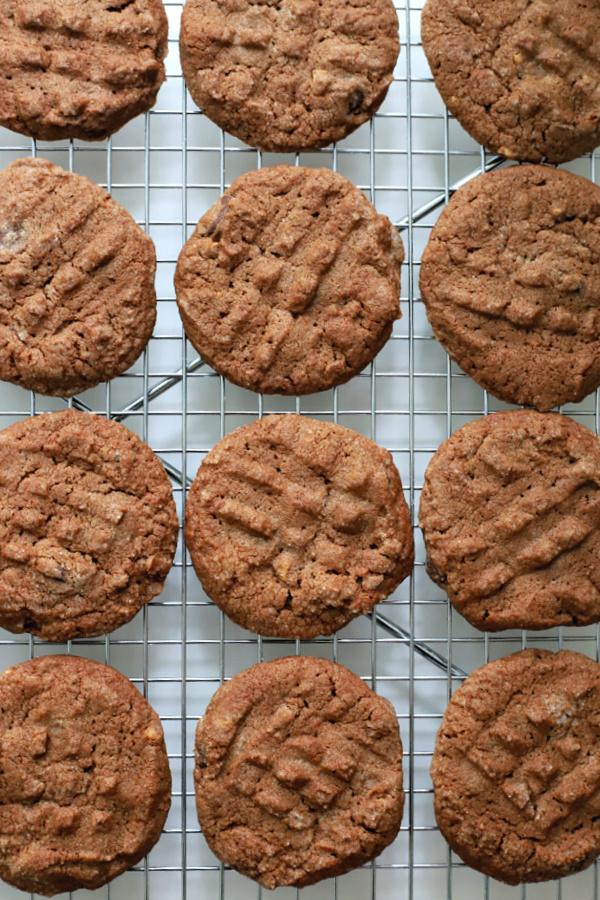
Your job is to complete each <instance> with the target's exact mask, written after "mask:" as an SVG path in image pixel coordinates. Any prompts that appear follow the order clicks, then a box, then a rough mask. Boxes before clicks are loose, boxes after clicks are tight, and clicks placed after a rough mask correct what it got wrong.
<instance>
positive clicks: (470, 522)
mask: <svg viewBox="0 0 600 900" xmlns="http://www.w3.org/2000/svg"><path fill="white" fill-rule="evenodd" d="M419 522H420V525H421V528H422V530H423V537H424V541H425V547H426V550H427V571H428V573H429V575H430V576H431V577H432V578H433V580H434V581H436V582H437V583H438V584H439V585H440V586H441V587H443V588H444V590H445V591H447V593H448V596H449V597H450V600H451V601H452V603H453V604H454V606H455V607H456V608H457V609H458V611H459V612H460V613H461V614H462V615H464V616H465V617H466V618H467V619H468V620H469V622H471V623H472V624H473V625H475V626H476V627H478V628H481V629H483V630H486V631H497V630H501V629H504V628H516V627H520V628H536V629H540V628H550V627H552V626H556V625H584V624H588V623H590V622H596V621H598V619H600V567H599V566H598V564H597V559H598V553H599V551H600V537H599V535H598V526H599V525H600V440H599V439H598V437H596V435H595V434H593V432H591V431H590V430H589V429H587V428H585V426H583V425H579V424H578V423H576V422H574V421H573V420H572V419H569V418H567V417H566V416H560V415H558V414H556V413H539V412H537V411H535V410H513V411H510V412H501V413H495V414H493V415H491V416H488V417H486V418H485V419H480V420H478V421H476V422H472V423H469V424H468V425H466V426H463V428H461V429H459V430H458V431H457V432H455V433H454V434H453V435H452V437H451V438H449V439H448V440H447V441H446V442H445V443H443V444H442V445H441V446H440V447H439V449H438V450H437V452H436V454H435V455H434V457H433V458H432V460H431V462H430V464H429V466H428V468H427V471H426V475H425V480H424V486H423V493H422V497H421V504H420V511H419Z"/></svg>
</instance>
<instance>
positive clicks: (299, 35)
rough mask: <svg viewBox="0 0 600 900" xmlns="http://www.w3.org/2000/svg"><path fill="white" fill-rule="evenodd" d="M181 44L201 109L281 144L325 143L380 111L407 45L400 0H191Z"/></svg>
mask: <svg viewBox="0 0 600 900" xmlns="http://www.w3.org/2000/svg"><path fill="white" fill-rule="evenodd" d="M179 46H180V53H181V68H182V71H183V75H184V77H185V81H186V84H187V87H188V90H189V92H190V94H191V95H192V97H193V99H194V101H195V103H196V104H197V105H198V106H199V107H200V109H201V110H202V111H203V112H204V113H205V114H206V115H207V116H208V117H209V118H210V119H212V120H213V122H215V123H216V124H217V125H219V127H220V128H224V129H225V131H228V132H229V133H230V134H233V135H235V137H237V138H239V139H240V140H242V141H245V142H246V143H247V144H250V145H251V146H253V147H258V148H259V149H260V150H267V151H273V152H295V151H300V150H309V149H316V148H317V147H324V146H326V145H327V144H331V143H332V142H333V141H339V140H341V139H342V138H344V137H345V136H346V135H347V134H350V132H352V131H354V130H355V129H356V128H358V126H359V125H362V123H363V122H366V121H367V119H370V118H371V116H372V115H373V114H374V113H375V112H376V111H377V109H378V108H379V106H380V105H381V103H382V102H383V100H384V98H385V95H386V93H387V90H388V86H389V85H390V84H391V81H392V74H393V71H394V66H395V64H396V60H397V58H398V53H399V52H400V43H399V37H398V17H397V15H396V11H395V9H394V6H393V4H392V3H391V2H390V0H273V2H269V3H266V2H258V3H255V2H251V0H187V2H186V4H185V6H184V9H183V15H182V19H181V37H180V44H179Z"/></svg>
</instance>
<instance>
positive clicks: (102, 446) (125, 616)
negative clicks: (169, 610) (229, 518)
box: [0, 409, 178, 830]
mask: <svg viewBox="0 0 600 900" xmlns="http://www.w3.org/2000/svg"><path fill="white" fill-rule="evenodd" d="M177 535H178V521H177V514H176V512H175V504H174V501H173V491H172V488H171V483H170V481H169V479H168V477H167V474H166V472H165V470H164V469H163V467H162V465H161V463H160V461H159V460H158V458H157V457H156V456H155V455H154V453H153V452H152V450H151V449H150V447H148V445H147V444H144V443H143V442H142V441H141V440H140V439H139V437H138V436H137V435H136V434H133V432H131V431H128V429H127V428H125V427H124V426H123V425H119V424H117V423H116V422H111V421H107V420H106V419H103V418H101V417H100V416H95V415H92V414H91V413H83V412H77V410H74V409H68V410H64V411H62V412H56V413H46V414H44V415H41V416H35V417H34V418H30V419H26V420H25V421H24V422H18V423H17V424H16V425H11V426H10V427H9V428H5V429H4V430H3V431H0V626H1V627H3V628H6V629H8V630H9V631H12V632H15V633H20V632H23V631H26V632H30V633H31V634H36V635H38V636H39V637H41V638H43V639H44V640H49V641H66V640H69V639H70V638H78V637H92V636H93V635H98V634H106V633H107V632H110V631H114V629H115V628H118V627H119V626H120V625H123V624H125V622H128V621H129V620H130V619H131V618H133V616H134V615H135V614H136V613H137V612H138V610H139V609H141V607H142V606H143V605H144V604H145V603H148V601H149V600H151V599H152V597H155V596H156V595H157V594H159V593H160V592H161V591H162V588H163V585H164V581H165V578H166V577H167V573H168V572H169V569H170V568H171V564H172V562H173V557H174V555H175V548H176V546H177ZM0 830H1V829H0Z"/></svg>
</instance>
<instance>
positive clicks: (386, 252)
mask: <svg viewBox="0 0 600 900" xmlns="http://www.w3.org/2000/svg"><path fill="white" fill-rule="evenodd" d="M403 259H404V249H403V247H402V241H401V239H400V236H399V235H398V232H397V231H396V229H395V228H393V226H392V224H391V222H390V221H389V219H387V218H386V216H381V215H379V214H378V213H377V211H376V210H375V207H374V206H373V205H372V204H371V203H370V202H369V201H368V200H367V199H366V197H365V196H364V194H363V193H362V192H361V191H360V190H359V189H358V188H356V187H354V185H352V184H351V183H350V182H349V181H348V180H347V179H346V178H344V177H342V176H341V175H338V174H336V173H335V172H332V171H330V170H329V169H308V168H304V167H293V166H276V167H274V168H271V169H260V170H259V171H256V172H248V173H246V174H245V175H241V176H240V177H239V178H237V179H236V180H235V181H234V182H233V184H232V185H231V187H230V188H229V190H228V191H226V193H225V194H224V195H223V196H222V197H221V199H220V200H219V201H218V202H217V203H216V204H215V205H214V206H213V207H212V209H210V210H209V211H208V212H207V213H206V214H205V215H204V216H203V217H202V218H201V219H200V221H199V222H198V226H197V228H196V230H195V232H194V234H193V235H192V236H191V238H190V239H189V240H188V242H187V243H186V244H185V246H184V248H183V250H182V251H181V253H180V255H179V261H178V263H177V269H176V272H175V289H176V293H177V302H178V304H179V311H180V313H181V317H182V319H183V324H184V326H185V330H186V334H187V336H188V338H189V339H190V341H191V342H192V344H193V345H194V347H195V348H196V350H198V352H199V353H200V354H201V355H202V356H203V358H204V359H205V360H206V361H207V362H208V363H209V365H211V366H212V367H213V368H214V369H216V370H217V372H219V373H220V374H222V375H225V377H226V378H228V379H229V380H230V381H233V382H234V384H238V385H240V386H241V387H245V388H249V389H250V390H253V391H261V392H263V393H268V394H272V393H277V394H309V393H312V392H314V391H323V390H326V389H327V388H331V387H333V386H334V385H336V384H342V383H343V382H345V381H348V380H349V379H350V378H352V377H353V376H354V375H356V374H358V373H359V372H360V371H361V370H362V369H364V368H365V366H366V365H367V364H368V363H369V362H371V360H372V359H373V358H374V357H375V355H376V354H377V353H378V352H379V350H381V348H382V347H383V345H384V344H385V342H386V341H387V340H388V338H389V337H390V335H391V333H392V328H393V324H394V321H395V320H396V319H399V318H400V308H399V300H398V298H399V296H400V266H401V264H402V260H403Z"/></svg>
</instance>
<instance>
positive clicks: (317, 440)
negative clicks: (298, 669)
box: [186, 415, 414, 637]
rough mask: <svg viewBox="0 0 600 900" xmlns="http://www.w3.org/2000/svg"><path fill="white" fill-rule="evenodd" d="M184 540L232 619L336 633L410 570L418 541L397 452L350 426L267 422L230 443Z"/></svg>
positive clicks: (277, 630) (193, 505)
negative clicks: (395, 459)
mask: <svg viewBox="0 0 600 900" xmlns="http://www.w3.org/2000/svg"><path fill="white" fill-rule="evenodd" d="M186 541H187V545H188V548H189V550H190V554H191V557H192V562H193V563H194V567H195V569H196V572H197V574H198V576H199V578H200V579H201V581H202V583H203V585H204V588H205V590H206V591H207V593H208V594H209V596H210V597H212V599H213V600H214V601H215V602H216V603H217V604H218V605H219V606H220V607H221V608H222V609H223V610H224V611H225V612H226V613H227V614H228V615H229V616H231V618H232V619H234V621H236V622H238V623H239V624H242V625H244V626H245V627H249V628H251V629H252V630H253V631H258V633H259V634H274V635H280V636H287V637H291V636H294V637H300V636H305V637H308V636H309V635H310V636H314V635H316V634H331V633H332V632H333V631H335V630H337V629H338V628H340V627H341V626H342V625H343V624H345V623H346V622H348V621H349V620H350V619H352V618H354V616H356V615H360V614H361V613H364V612H367V611H368V610H369V609H371V608H372V606H373V605H374V604H375V603H376V602H378V601H379V600H381V599H383V598H384V597H385V596H387V594H389V593H390V592H391V591H392V590H393V588H394V587H395V586H396V585H397V584H399V583H400V581H402V580H403V579H404V578H405V577H406V575H407V574H408V573H409V572H410V571H411V569H412V565H413V555H414V550H413V539H412V532H411V526H410V518H409V514H408V508H407V506H406V501H405V500H404V495H403V493H402V486H401V483H400V478H399V475H398V472H397V470H396V468H395V466H394V464H393V461H392V458H391V456H390V454H389V453H388V452H387V451H386V450H383V449H382V448H380V447H377V445H376V444H374V443H373V442H372V441H369V440H368V439H367V438H364V437H362V436H361V435H358V434H356V432H353V431H351V430H350V429H347V428H343V427H341V426H336V425H332V424H330V423H325V422H317V421H315V420H312V419H306V418H305V417H300V416H294V415H286V416H269V417H267V418H265V419H262V420H258V421H256V422H254V423H252V424H251V425H249V426H244V427H243V428H240V429H238V430H237V431H235V432H233V433H232V434H231V435H229V436H228V437H227V438H225V439H224V440H222V441H221V442H220V443H219V444H217V446H216V447H215V448H214V449H213V450H212V451H211V452H210V453H209V454H208V456H207V457H206V459H205V460H204V462H203V464H202V466H201V467H200V470H199V472H198V475H197V477H196V480H195V481H194V484H193V485H192V489H191V491H190V496H189V500H188V506H187V524H186Z"/></svg>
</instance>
